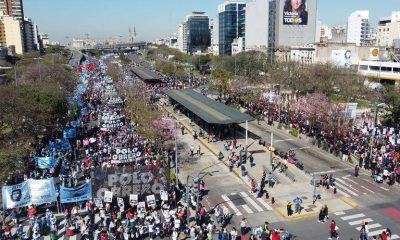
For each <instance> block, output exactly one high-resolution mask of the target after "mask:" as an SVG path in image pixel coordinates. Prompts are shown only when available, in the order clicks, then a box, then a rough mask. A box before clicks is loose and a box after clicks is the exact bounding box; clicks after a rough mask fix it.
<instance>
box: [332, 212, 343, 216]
mask: <svg viewBox="0 0 400 240" xmlns="http://www.w3.org/2000/svg"><path fill="white" fill-rule="evenodd" d="M333 214H335V215H336V216H341V215H344V214H346V213H345V212H334V213H333Z"/></svg>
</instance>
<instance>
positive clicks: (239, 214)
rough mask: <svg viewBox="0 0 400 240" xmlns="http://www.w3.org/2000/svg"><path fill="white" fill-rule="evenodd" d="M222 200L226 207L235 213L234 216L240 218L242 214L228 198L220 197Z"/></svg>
mask: <svg viewBox="0 0 400 240" xmlns="http://www.w3.org/2000/svg"><path fill="white" fill-rule="evenodd" d="M221 197H222V199H224V201H225V202H226V204H228V206H229V207H230V208H231V209H232V210H233V211H234V212H235V214H236V215H238V216H241V215H242V213H241V212H240V211H239V209H237V208H236V207H235V205H234V204H233V202H232V201H231V200H230V199H229V198H228V196H226V195H221Z"/></svg>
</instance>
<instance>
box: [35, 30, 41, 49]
mask: <svg viewBox="0 0 400 240" xmlns="http://www.w3.org/2000/svg"><path fill="white" fill-rule="evenodd" d="M39 40H40V39H39V28H38V26H37V24H33V43H34V48H35V50H36V51H41V49H40V42H39Z"/></svg>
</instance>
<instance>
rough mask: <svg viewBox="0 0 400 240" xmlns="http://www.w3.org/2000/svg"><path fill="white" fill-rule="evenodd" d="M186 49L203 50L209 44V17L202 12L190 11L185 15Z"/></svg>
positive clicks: (192, 50) (190, 50) (191, 50)
mask: <svg viewBox="0 0 400 240" xmlns="http://www.w3.org/2000/svg"><path fill="white" fill-rule="evenodd" d="M185 24H186V33H187V51H188V52H189V53H190V54H192V53H195V52H199V51H201V52H204V51H206V50H207V49H208V47H209V46H210V41H211V37H210V19H209V18H208V16H207V15H206V14H205V13H204V12H192V14H191V15H188V16H186V20H185Z"/></svg>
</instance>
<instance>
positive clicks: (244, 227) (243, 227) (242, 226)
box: [240, 218, 247, 235]
mask: <svg viewBox="0 0 400 240" xmlns="http://www.w3.org/2000/svg"><path fill="white" fill-rule="evenodd" d="M240 233H241V234H242V235H245V234H246V233H247V220H246V218H242V220H241V221H240Z"/></svg>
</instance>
